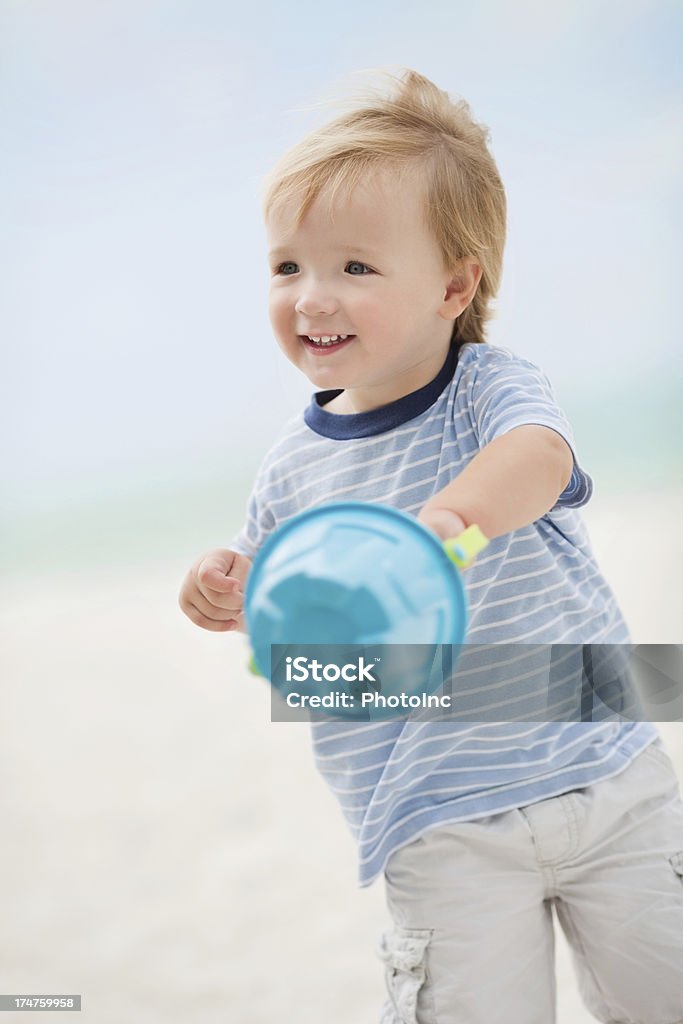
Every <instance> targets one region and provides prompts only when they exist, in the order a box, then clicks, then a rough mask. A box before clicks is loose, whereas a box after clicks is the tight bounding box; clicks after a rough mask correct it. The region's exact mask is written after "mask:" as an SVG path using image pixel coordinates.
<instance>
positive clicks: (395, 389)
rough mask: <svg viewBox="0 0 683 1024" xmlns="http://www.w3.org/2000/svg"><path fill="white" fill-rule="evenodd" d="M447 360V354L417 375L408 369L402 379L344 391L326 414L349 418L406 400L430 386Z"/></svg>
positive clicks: (419, 371) (327, 405) (398, 378)
mask: <svg viewBox="0 0 683 1024" xmlns="http://www.w3.org/2000/svg"><path fill="white" fill-rule="evenodd" d="M447 357H448V351H446V352H445V353H444V355H443V358H442V359H440V360H439V361H438V365H437V363H436V362H434V363H433V364H427V363H425V364H424V366H423V367H420V368H419V370H418V371H417V373H416V372H415V371H414V370H411V371H410V373H409V374H406V375H405V376H404V377H396V378H394V379H393V380H392V381H387V382H386V383H385V384H382V385H380V386H377V387H374V388H372V387H371V388H347V389H346V390H344V391H342V392H341V393H340V394H338V395H335V397H334V398H333V399H332V400H331V401H329V402H326V403H325V406H324V408H325V412H331V413H334V414H335V415H337V416H352V415H354V414H356V413H363V412H372V411H373V410H375V409H382V408H383V407H384V406H386V405H390V404H391V403H392V402H397V401H398V400H399V399H400V398H405V396H406V395H411V394H413V393H414V392H415V391H419V390H420V388H423V387H425V386H426V385H427V384H431V382H432V381H433V380H434V379H435V377H437V376H438V374H439V372H440V371H441V369H442V367H443V365H444V363H445V361H446V359H447Z"/></svg>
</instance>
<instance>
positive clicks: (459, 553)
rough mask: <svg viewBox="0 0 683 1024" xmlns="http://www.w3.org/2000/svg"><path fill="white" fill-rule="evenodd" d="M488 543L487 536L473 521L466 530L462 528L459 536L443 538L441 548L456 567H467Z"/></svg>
mask: <svg viewBox="0 0 683 1024" xmlns="http://www.w3.org/2000/svg"><path fill="white" fill-rule="evenodd" d="M488 544H489V541H488V538H487V537H485V536H484V534H483V533H482V532H481V530H480V529H479V527H478V526H477V525H476V524H475V523H473V524H472V526H468V527H467V529H466V530H463V532H462V533H461V534H460V536H459V537H451V538H450V539H449V540H445V541H444V544H443V549H444V551H445V552H446V554H447V555H448V557H449V558H450V560H451V562H453V563H454V564H455V565H457V567H458V569H467V567H468V566H470V565H471V564H472V562H473V561H474V559H475V558H476V557H477V555H478V554H479V552H480V551H483V550H484V548H485V547H488Z"/></svg>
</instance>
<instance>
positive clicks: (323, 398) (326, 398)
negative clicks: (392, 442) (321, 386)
mask: <svg viewBox="0 0 683 1024" xmlns="http://www.w3.org/2000/svg"><path fill="white" fill-rule="evenodd" d="M457 361H458V344H457V343H456V344H453V345H451V347H450V349H449V351H448V356H447V357H446V362H445V363H444V364H443V367H442V368H441V369H440V370H439V373H438V374H437V376H436V377H435V378H434V380H432V381H430V383H429V384H425V386H424V387H422V388H419V389H418V390H417V391H413V392H412V394H410V395H404V396H403V398H397V399H396V401H395V402H389V404H388V405H382V406H380V408H379V409H371V410H370V411H369V412H353V413H349V414H348V415H343V414H339V413H334V412H326V411H325V406H326V405H327V403H328V402H331V401H332V399H333V398H336V397H337V395H341V393H342V390H343V389H341V390H338V391H316V392H315V394H314V395H313V397H312V398H311V402H310V405H308V407H307V408H306V409H305V411H304V421H305V423H306V425H307V426H309V427H310V428H311V430H314V431H315V432H316V434H322V436H323V437H331V438H334V440H336V441H348V440H350V439H351V438H353V437H372V436H373V434H384V433H385V432H386V431H387V430H393V429H394V427H400V426H401V424H402V423H407V422H408V420H413V419H415V417H416V416H419V415H421V413H423V412H425V411H426V410H427V409H428V408H429V407H430V405H434V402H435V401H436V400H437V398H438V397H439V395H440V394H441V392H442V391H443V390H444V388H445V387H446V386H447V385H448V384H449V383H450V381H451V380H452V379H453V374H454V373H455V365H456V363H457Z"/></svg>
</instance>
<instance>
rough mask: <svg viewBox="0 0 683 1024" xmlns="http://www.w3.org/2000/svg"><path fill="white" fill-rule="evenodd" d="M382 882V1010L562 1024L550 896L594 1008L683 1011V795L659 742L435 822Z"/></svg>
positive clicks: (598, 1012)
mask: <svg viewBox="0 0 683 1024" xmlns="http://www.w3.org/2000/svg"><path fill="white" fill-rule="evenodd" d="M386 887H387V901H388V905H389V911H390V913H391V916H392V919H393V921H394V929H393V930H392V931H390V932H388V933H387V934H386V935H384V936H383V937H382V941H381V944H380V950H379V953H380V956H381V957H382V959H383V960H384V962H385V964H386V977H387V988H388V992H389V998H388V1001H387V1003H386V1004H385V1007H384V1011H383V1014H382V1017H381V1022H382V1024H553V1022H554V1021H555V974H554V931H553V918H552V907H553V906H554V907H555V912H556V914H557V917H558V919H559V922H560V925H561V927H562V928H563V930H564V933H565V935H566V936H567V941H568V943H569V945H570V946H571V949H572V955H573V959H574V963H575V967H576V972H577V976H578V982H579V988H580V991H581V995H582V998H583V1000H584V1002H585V1004H586V1007H587V1008H588V1010H589V1011H590V1012H591V1013H592V1014H593V1015H594V1016H595V1017H596V1018H597V1019H598V1020H599V1021H603V1022H605V1024H607V1022H609V1024H679V1022H681V1024H683V803H682V802H681V798H680V793H679V788H678V782H677V778H676V774H675V771H674V768H673V765H672V763H671V760H670V758H669V756H668V755H667V753H666V752H665V750H664V748H663V747H662V746H661V745H660V742H659V741H655V742H654V743H652V744H651V745H650V746H648V747H646V749H645V750H644V751H643V752H642V753H641V754H639V755H638V756H637V757H636V758H635V759H634V761H633V762H632V763H631V764H630V765H629V766H628V768H626V769H624V771H622V772H620V773H619V774H618V775H615V776H613V777H612V778H610V779H606V780H605V781H604V782H597V783H595V784H594V785H592V786H588V787H586V788H585V789H577V790H574V791H573V792H571V793H566V794H565V795H563V796H559V797H553V798H552V799H550V800H542V801H540V802H539V803H535V804H530V805H528V806H526V807H521V808H519V809H517V810H514V811H507V812H505V813H503V814H495V815H492V816H490V817H488V818H482V819H480V820H479V821H471V822H460V823H458V824H455V825H447V826H444V827H439V828H435V829H433V830H432V831H430V832H428V833H426V834H425V835H424V836H423V837H422V838H420V839H417V840H416V841H415V842H413V843H410V844H409V845H408V846H405V847H403V848H402V849H400V850H398V851H397V852H396V853H395V854H394V855H393V856H392V857H391V859H390V861H389V863H388V865H387V870H386Z"/></svg>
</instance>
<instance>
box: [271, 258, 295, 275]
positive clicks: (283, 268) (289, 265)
mask: <svg viewBox="0 0 683 1024" xmlns="http://www.w3.org/2000/svg"><path fill="white" fill-rule="evenodd" d="M298 269H299V267H298V266H297V264H296V263H293V262H292V260H287V262H286V263H280V265H279V266H278V267H277V270H276V273H278V274H283V275H284V276H285V277H287V276H289V275H290V274H296V272H297V270H298Z"/></svg>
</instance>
